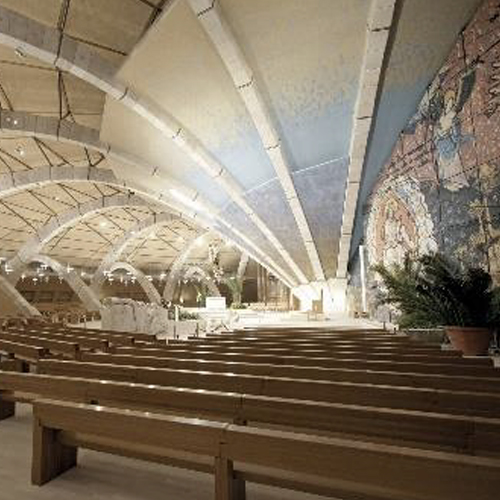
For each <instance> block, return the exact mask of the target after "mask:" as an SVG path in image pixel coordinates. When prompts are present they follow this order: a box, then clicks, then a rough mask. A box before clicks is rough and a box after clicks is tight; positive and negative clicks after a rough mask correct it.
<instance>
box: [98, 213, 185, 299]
mask: <svg viewBox="0 0 500 500" xmlns="http://www.w3.org/2000/svg"><path fill="white" fill-rule="evenodd" d="M178 219H179V217H178V216H176V215H174V214H171V213H160V214H154V215H152V216H150V217H147V218H146V219H144V220H142V221H140V222H138V223H137V224H136V225H135V226H133V227H132V228H131V229H130V230H128V231H127V232H126V233H125V234H124V235H123V236H122V237H121V238H120V239H119V240H118V241H117V242H116V243H115V244H114V245H113V248H111V250H110V251H109V252H108V254H107V255H106V256H105V257H104V259H103V260H102V262H101V264H100V265H99V267H98V268H97V270H96V272H95V273H94V277H93V279H92V284H91V288H92V290H94V292H96V293H97V292H98V291H99V289H100V288H101V285H102V283H103V282H104V279H105V275H104V273H105V271H107V270H108V269H109V268H110V267H111V265H112V264H114V263H115V262H116V261H117V260H118V259H119V258H120V256H121V254H122V253H123V252H124V250H125V248H126V247H127V245H128V244H129V243H130V242H131V241H132V240H133V239H134V238H138V237H140V236H141V235H142V234H143V233H145V232H147V231H150V230H151V229H152V228H154V227H156V226H159V225H160V224H165V223H166V222H171V221H173V220H178Z"/></svg>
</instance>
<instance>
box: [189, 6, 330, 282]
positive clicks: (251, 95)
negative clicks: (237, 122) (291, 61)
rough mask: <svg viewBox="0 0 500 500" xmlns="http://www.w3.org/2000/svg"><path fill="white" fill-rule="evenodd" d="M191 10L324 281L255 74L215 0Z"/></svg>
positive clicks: (321, 268) (304, 217) (287, 164)
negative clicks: (244, 111) (239, 101)
mask: <svg viewBox="0 0 500 500" xmlns="http://www.w3.org/2000/svg"><path fill="white" fill-rule="evenodd" d="M188 2H189V4H190V6H191V9H192V10H193V12H194V14H195V15H196V17H197V18H198V20H199V21H200V23H201V25H202V27H203V29H204V30H205V32H206V33H207V35H208V36H209V38H210V39H211V40H212V43H213V44H214V46H215V48H216V50H217V52H218V54H219V56H220V57H221V59H222V61H223V63H224V65H225V66H226V69H227V71H228V73H229V75H230V76H231V79H232V80H233V82H234V85H235V87H236V89H237V90H238V93H239V94H240V96H241V98H242V100H243V102H244V103H245V106H246V108H247V111H248V113H249V115H250V117H251V118H252V120H253V123H254V125H255V128H256V129H257V132H258V133H259V136H260V139H261V142H262V145H263V147H264V149H265V151H266V153H267V155H268V157H269V160H270V161H271V164H272V165H273V166H274V170H275V172H276V175H277V177H278V180H279V182H280V184H281V187H282V189H283V191H284V193H285V198H286V200H287V202H288V205H289V207H290V210H291V212H292V214H293V216H294V218H295V222H296V224H297V227H298V229H299V232H300V235H301V237H302V241H303V243H304V247H305V249H306V252H307V254H308V256H309V260H310V262H311V266H312V269H313V272H314V276H315V278H316V280H319V281H324V280H325V274H324V272H323V267H322V265H321V261H320V258H319V255H318V251H317V249H316V245H315V243H314V239H313V236H312V233H311V230H310V228H309V223H308V222H307V219H306V216H305V213H304V210H303V207H302V204H301V203H300V199H299V196H298V194H297V191H296V189H295V185H294V183H293V179H292V176H291V174H290V171H291V169H290V165H289V162H288V160H287V158H286V155H285V152H284V151H283V146H282V143H281V139H280V136H279V134H278V130H277V128H276V126H275V124H274V122H273V119H272V118H271V112H270V110H269V109H268V108H267V106H266V104H265V101H264V98H263V96H262V94H261V92H260V90H259V87H258V85H257V82H256V78H255V75H254V74H253V71H252V69H251V68H250V66H249V64H248V62H247V60H246V58H245V56H244V54H243V51H242V50H241V48H240V46H239V45H238V42H237V41H236V38H235V37H234V34H233V32H232V31H231V28H230V27H229V25H228V23H227V22H226V20H225V19H224V16H223V14H222V11H221V9H220V6H219V4H218V2H217V0H188Z"/></svg>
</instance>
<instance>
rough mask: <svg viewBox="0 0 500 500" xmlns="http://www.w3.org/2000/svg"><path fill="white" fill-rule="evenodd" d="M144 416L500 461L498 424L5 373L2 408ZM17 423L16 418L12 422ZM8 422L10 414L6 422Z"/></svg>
mask: <svg viewBox="0 0 500 500" xmlns="http://www.w3.org/2000/svg"><path fill="white" fill-rule="evenodd" d="M47 397H50V398H57V399H61V400H67V401H72V402H78V403H92V404H98V405H105V406H112V407H119V408H129V409H143V410H149V411H155V412H162V413H175V414H178V415H183V416H197V417H203V418H211V419H216V420H221V421H226V422H233V423H239V424H243V423H251V424H252V425H254V426H255V425H265V426H268V425H273V426H280V427H282V428H284V429H292V430H294V431H301V432H307V433H315V434H317V433H324V432H328V433H333V434H335V435H336V436H339V435H342V436H344V437H349V438H351V439H356V440H362V439H368V438H369V439H370V440H374V441H377V442H383V443H386V444H388V443H389V444H390V443H392V444H397V443H399V444H402V443H404V444H405V445H406V446H415V447H420V448H422V449H435V450H442V451H459V452H461V453H466V454H476V455H483V456H497V457H499V458H500V419H495V418H484V417H470V416H463V415H447V414H439V413H423V412H415V411H405V410H395V409H387V408H372V407H367V406H352V405H351V406H350V405H344V404H334V403H324V402H312V401H300V400H294V399H279V398H270V397H263V396H255V395H249V394H243V395H240V394H235V393H222V392H218V391H202V392H200V391H197V390H196V389H186V388H175V387H162V386H152V385H143V384H130V383H123V382H108V383H106V384H102V383H101V381H99V380H89V379H80V378H69V377H57V376H45V375H35V374H21V373H0V409H1V406H2V405H4V407H5V405H8V404H10V405H12V404H14V403H15V402H24V403H33V401H35V400H37V399H40V398H47ZM8 416H11V415H8ZM4 418H7V415H6V416H4Z"/></svg>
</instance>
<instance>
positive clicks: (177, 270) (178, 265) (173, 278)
mask: <svg viewBox="0 0 500 500" xmlns="http://www.w3.org/2000/svg"><path fill="white" fill-rule="evenodd" d="M207 234H208V233H203V234H201V235H199V236H195V237H193V238H191V239H189V240H188V241H187V242H186V244H185V245H184V247H183V248H182V250H181V251H180V252H179V255H178V256H177V259H175V261H174V263H173V264H172V267H171V268H170V272H169V273H168V276H167V282H166V283H165V288H164V289H163V298H164V299H165V300H166V301H167V302H171V301H172V300H173V298H174V292H175V286H176V285H177V282H178V281H179V278H180V276H181V274H182V269H183V268H184V264H185V263H186V261H187V260H188V258H189V255H190V253H191V252H192V251H193V249H194V248H196V246H198V244H199V243H200V241H201V240H202V239H203V238H205V237H207Z"/></svg>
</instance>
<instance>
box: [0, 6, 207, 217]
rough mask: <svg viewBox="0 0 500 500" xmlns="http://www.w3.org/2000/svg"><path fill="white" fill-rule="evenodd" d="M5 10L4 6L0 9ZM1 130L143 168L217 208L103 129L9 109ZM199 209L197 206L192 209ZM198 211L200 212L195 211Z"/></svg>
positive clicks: (0, 122) (1, 115)
mask: <svg viewBox="0 0 500 500" xmlns="http://www.w3.org/2000/svg"><path fill="white" fill-rule="evenodd" d="M0 11H1V7H0ZM0 129H1V130H2V131H3V132H8V133H9V135H21V136H28V137H36V138H38V139H42V140H45V139H48V140H51V141H58V142H64V143H69V144H73V145H75V146H81V147H83V148H87V149H89V150H91V151H97V152H99V153H102V154H104V155H106V156H108V157H109V158H111V159H113V160H117V161H119V162H120V164H126V165H128V166H130V167H134V168H139V169H140V172H141V176H142V177H154V178H155V180H156V182H157V181H158V178H161V179H162V181H164V182H167V183H168V186H169V187H171V188H175V189H176V190H177V191H179V192H180V193H182V195H183V196H184V197H185V198H186V199H187V200H193V201H194V200H196V199H198V203H200V205H203V206H204V207H206V208H207V209H209V210H211V211H215V208H214V207H213V206H212V205H211V204H210V203H209V202H208V201H207V200H203V202H202V200H201V199H200V198H199V196H200V195H199V193H198V192H197V191H196V190H194V189H191V188H189V187H187V186H184V185H181V184H180V183H179V182H178V181H176V180H175V179H174V178H172V177H171V176H170V175H168V174H166V173H164V172H161V171H159V170H158V169H157V168H156V167H155V166H153V165H150V164H148V163H146V162H144V161H142V160H141V159H140V158H138V157H136V156H134V155H131V154H129V153H127V152H125V151H122V150H121V149H120V148H117V147H115V146H111V144H109V143H107V142H103V141H101V140H100V138H99V130H96V129H93V128H90V127H86V126H84V125H79V124H78V123H74V122H70V121H68V120H60V119H59V118H55V117H53V116H41V115H36V114H32V113H28V112H26V111H10V110H8V109H2V110H0ZM191 208H193V209H195V208H194V207H191ZM195 212H196V210H195Z"/></svg>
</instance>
